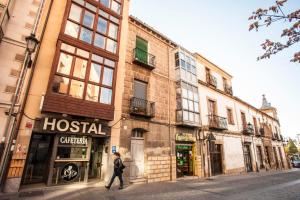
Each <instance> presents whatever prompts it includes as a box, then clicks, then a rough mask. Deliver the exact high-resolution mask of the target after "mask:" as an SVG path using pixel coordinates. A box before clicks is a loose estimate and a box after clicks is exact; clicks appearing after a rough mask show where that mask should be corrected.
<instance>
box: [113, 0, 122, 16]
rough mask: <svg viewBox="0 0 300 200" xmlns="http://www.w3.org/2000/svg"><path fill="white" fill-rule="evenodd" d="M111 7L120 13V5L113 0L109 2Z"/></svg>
mask: <svg viewBox="0 0 300 200" xmlns="http://www.w3.org/2000/svg"><path fill="white" fill-rule="evenodd" d="M111 9H112V10H113V11H115V12H116V13H118V14H120V11H121V5H120V4H119V3H117V2H115V1H112V2H111Z"/></svg>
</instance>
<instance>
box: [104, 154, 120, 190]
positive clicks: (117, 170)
mask: <svg viewBox="0 0 300 200" xmlns="http://www.w3.org/2000/svg"><path fill="white" fill-rule="evenodd" d="M114 156H115V159H114V173H113V175H112V177H111V179H110V182H109V184H108V185H106V186H105V188H106V189H108V190H109V189H110V187H111V185H112V184H113V182H114V180H115V178H116V177H118V178H119V180H120V187H119V190H121V189H123V184H124V183H123V177H122V174H123V169H124V168H125V166H124V165H123V162H122V160H121V155H120V153H119V152H115V153H114Z"/></svg>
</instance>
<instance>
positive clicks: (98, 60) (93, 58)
mask: <svg viewBox="0 0 300 200" xmlns="http://www.w3.org/2000/svg"><path fill="white" fill-rule="evenodd" d="M92 60H93V61H96V62H99V63H103V57H101V56H98V55H96V54H92Z"/></svg>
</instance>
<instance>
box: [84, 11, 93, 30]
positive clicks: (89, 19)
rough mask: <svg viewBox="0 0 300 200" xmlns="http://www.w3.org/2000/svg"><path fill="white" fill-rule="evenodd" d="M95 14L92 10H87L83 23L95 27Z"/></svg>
mask: <svg viewBox="0 0 300 200" xmlns="http://www.w3.org/2000/svg"><path fill="white" fill-rule="evenodd" d="M94 18H95V15H94V14H93V13H91V12H88V11H85V12H84V16H83V25H84V26H87V27H89V28H93V24H94Z"/></svg>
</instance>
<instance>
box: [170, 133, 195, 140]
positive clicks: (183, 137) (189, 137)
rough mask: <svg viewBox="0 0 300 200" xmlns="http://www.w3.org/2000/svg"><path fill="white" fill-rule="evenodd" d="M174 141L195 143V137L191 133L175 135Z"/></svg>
mask: <svg viewBox="0 0 300 200" xmlns="http://www.w3.org/2000/svg"><path fill="white" fill-rule="evenodd" d="M175 139H176V141H184V142H195V141H196V137H194V135H193V134H192V133H177V134H176V138H175Z"/></svg>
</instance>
